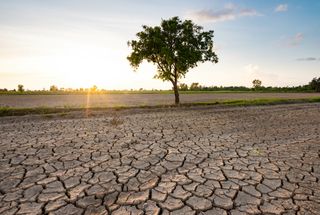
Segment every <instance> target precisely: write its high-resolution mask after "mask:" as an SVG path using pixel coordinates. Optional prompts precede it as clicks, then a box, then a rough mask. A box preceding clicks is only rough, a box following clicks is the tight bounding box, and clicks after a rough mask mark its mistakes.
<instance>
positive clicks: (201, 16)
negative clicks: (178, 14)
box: [187, 3, 261, 22]
mask: <svg viewBox="0 0 320 215" xmlns="http://www.w3.org/2000/svg"><path fill="white" fill-rule="evenodd" d="M259 15H261V14H259V13H258V12H257V11H256V10H254V9H251V8H240V7H238V6H236V5H234V4H230V3H229V4H226V5H225V6H224V8H223V9H221V10H200V11H194V12H191V13H189V14H188V15H187V16H188V17H189V18H191V19H195V20H197V21H203V22H223V21H229V20H235V19H237V18H240V17H245V16H259Z"/></svg>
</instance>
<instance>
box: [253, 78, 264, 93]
mask: <svg viewBox="0 0 320 215" xmlns="http://www.w3.org/2000/svg"><path fill="white" fill-rule="evenodd" d="M252 85H253V88H254V89H255V90H257V89H259V88H260V87H261V85H262V81H260V80H258V79H254V80H253V81H252Z"/></svg>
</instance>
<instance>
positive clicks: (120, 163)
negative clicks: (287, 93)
mask: <svg viewBox="0 0 320 215" xmlns="http://www.w3.org/2000/svg"><path fill="white" fill-rule="evenodd" d="M319 125H320V104H308V105H306V104H299V105H279V106H269V107H236V108H224V109H223V108H201V107H198V108H189V109H188V108H185V109H184V108H179V109H172V110H171V109H166V110H147V111H144V112H142V111H134V110H129V111H118V112H114V113H104V114H100V115H98V116H93V117H89V118H84V117H76V118H71V117H69V118H68V117H66V118H63V117H54V118H52V119H46V118H41V117H38V118H37V117H31V116H30V117H9V118H1V119H0V131H1V132H0V214H52V215H53V214H183V215H189V214H221V215H224V214H231V215H241V214H319V213H320V182H319V179H320V157H319V156H320V130H319V129H320V126H319Z"/></svg>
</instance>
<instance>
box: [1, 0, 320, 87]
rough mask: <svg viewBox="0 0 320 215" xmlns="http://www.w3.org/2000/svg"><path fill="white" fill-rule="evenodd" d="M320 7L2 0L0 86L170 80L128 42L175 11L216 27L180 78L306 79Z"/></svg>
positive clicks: (314, 56) (316, 43)
mask: <svg viewBox="0 0 320 215" xmlns="http://www.w3.org/2000/svg"><path fill="white" fill-rule="evenodd" d="M319 11H320V1H318V0H308V1H300V0H287V1H279V0H268V1H262V0H261V1H258V0H237V1H224V0H211V1H209V0H201V1H195V0H194V1H191V0H189V1H186V0H184V1H183V0H176V1H166V0H161V1H160V0H153V1H147V0H137V1H129V0H122V1H121V0H119V1H107V0H90V1H89V0H54V1H49V0H45V1H44V0H10V1H7V0H0V88H5V87H6V88H16V86H17V85H18V84H23V85H24V86H25V87H26V88H29V89H42V88H49V86H50V85H52V84H55V85H58V86H59V87H73V88H75V87H90V86H92V85H94V84H95V85H97V86H98V87H99V88H107V89H131V88H141V87H142V88H147V89H151V88H159V89H167V88H170V87H171V86H170V83H165V82H162V81H160V80H154V79H152V77H153V76H154V73H155V67H154V66H152V65H150V64H146V63H145V64H143V65H142V66H141V67H140V69H139V70H138V71H137V72H133V69H132V68H130V66H129V63H128V62H127V60H126V56H127V55H128V54H129V53H130V49H129V48H128V47H127V44H126V42H127V41H128V40H131V39H134V38H135V34H136V33H137V32H138V31H140V30H141V25H143V24H146V25H158V24H159V23H160V21H161V19H166V18H169V17H172V16H180V17H181V18H183V19H192V20H193V21H194V22H195V23H197V24H199V25H202V26H204V27H205V29H206V30H214V31H215V33H214V34H215V38H214V41H215V49H216V53H217V54H218V57H219V63H218V64H215V65H213V64H211V63H205V64H201V65H199V66H198V67H197V68H195V69H192V70H191V71H190V72H189V73H188V74H187V76H186V78H185V79H184V80H181V82H185V83H188V84H190V83H192V82H199V83H200V84H202V85H207V86H209V85H218V86H220V85H223V86H230V85H238V86H239V85H244V86H251V82H252V80H253V79H255V78H258V79H260V80H262V83H263V85H265V86H270V85H272V86H293V85H300V84H306V83H307V82H309V81H310V80H311V79H312V78H313V77H316V76H320V70H319V66H320V22H319V20H320V13H319Z"/></svg>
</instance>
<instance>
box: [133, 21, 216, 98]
mask: <svg viewBox="0 0 320 215" xmlns="http://www.w3.org/2000/svg"><path fill="white" fill-rule="evenodd" d="M137 37H138V39H137V40H132V41H129V42H128V45H129V46H130V47H131V48H132V53H131V54H130V55H129V56H128V58H127V59H128V60H129V61H130V64H131V66H132V67H133V68H135V69H137V68H138V67H139V65H140V64H141V63H142V61H143V60H147V62H151V63H153V64H155V65H156V66H157V73H156V75H155V78H158V79H162V80H163V81H170V82H171V83H172V84H173V89H174V92H175V103H176V104H178V103H179V102H180V100H179V92H178V80H179V79H180V78H182V77H185V75H186V73H187V72H188V71H189V69H191V68H194V67H196V66H197V65H198V63H199V62H205V61H210V62H213V63H217V62H218V57H217V55H216V53H215V52H214V51H213V31H203V28H202V27H201V26H198V25H196V24H194V23H193V22H192V21H191V20H184V21H182V20H180V19H179V18H178V17H173V18H171V19H168V20H162V22H161V25H160V26H155V27H149V26H145V25H144V26H143V31H141V32H139V33H137Z"/></svg>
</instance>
